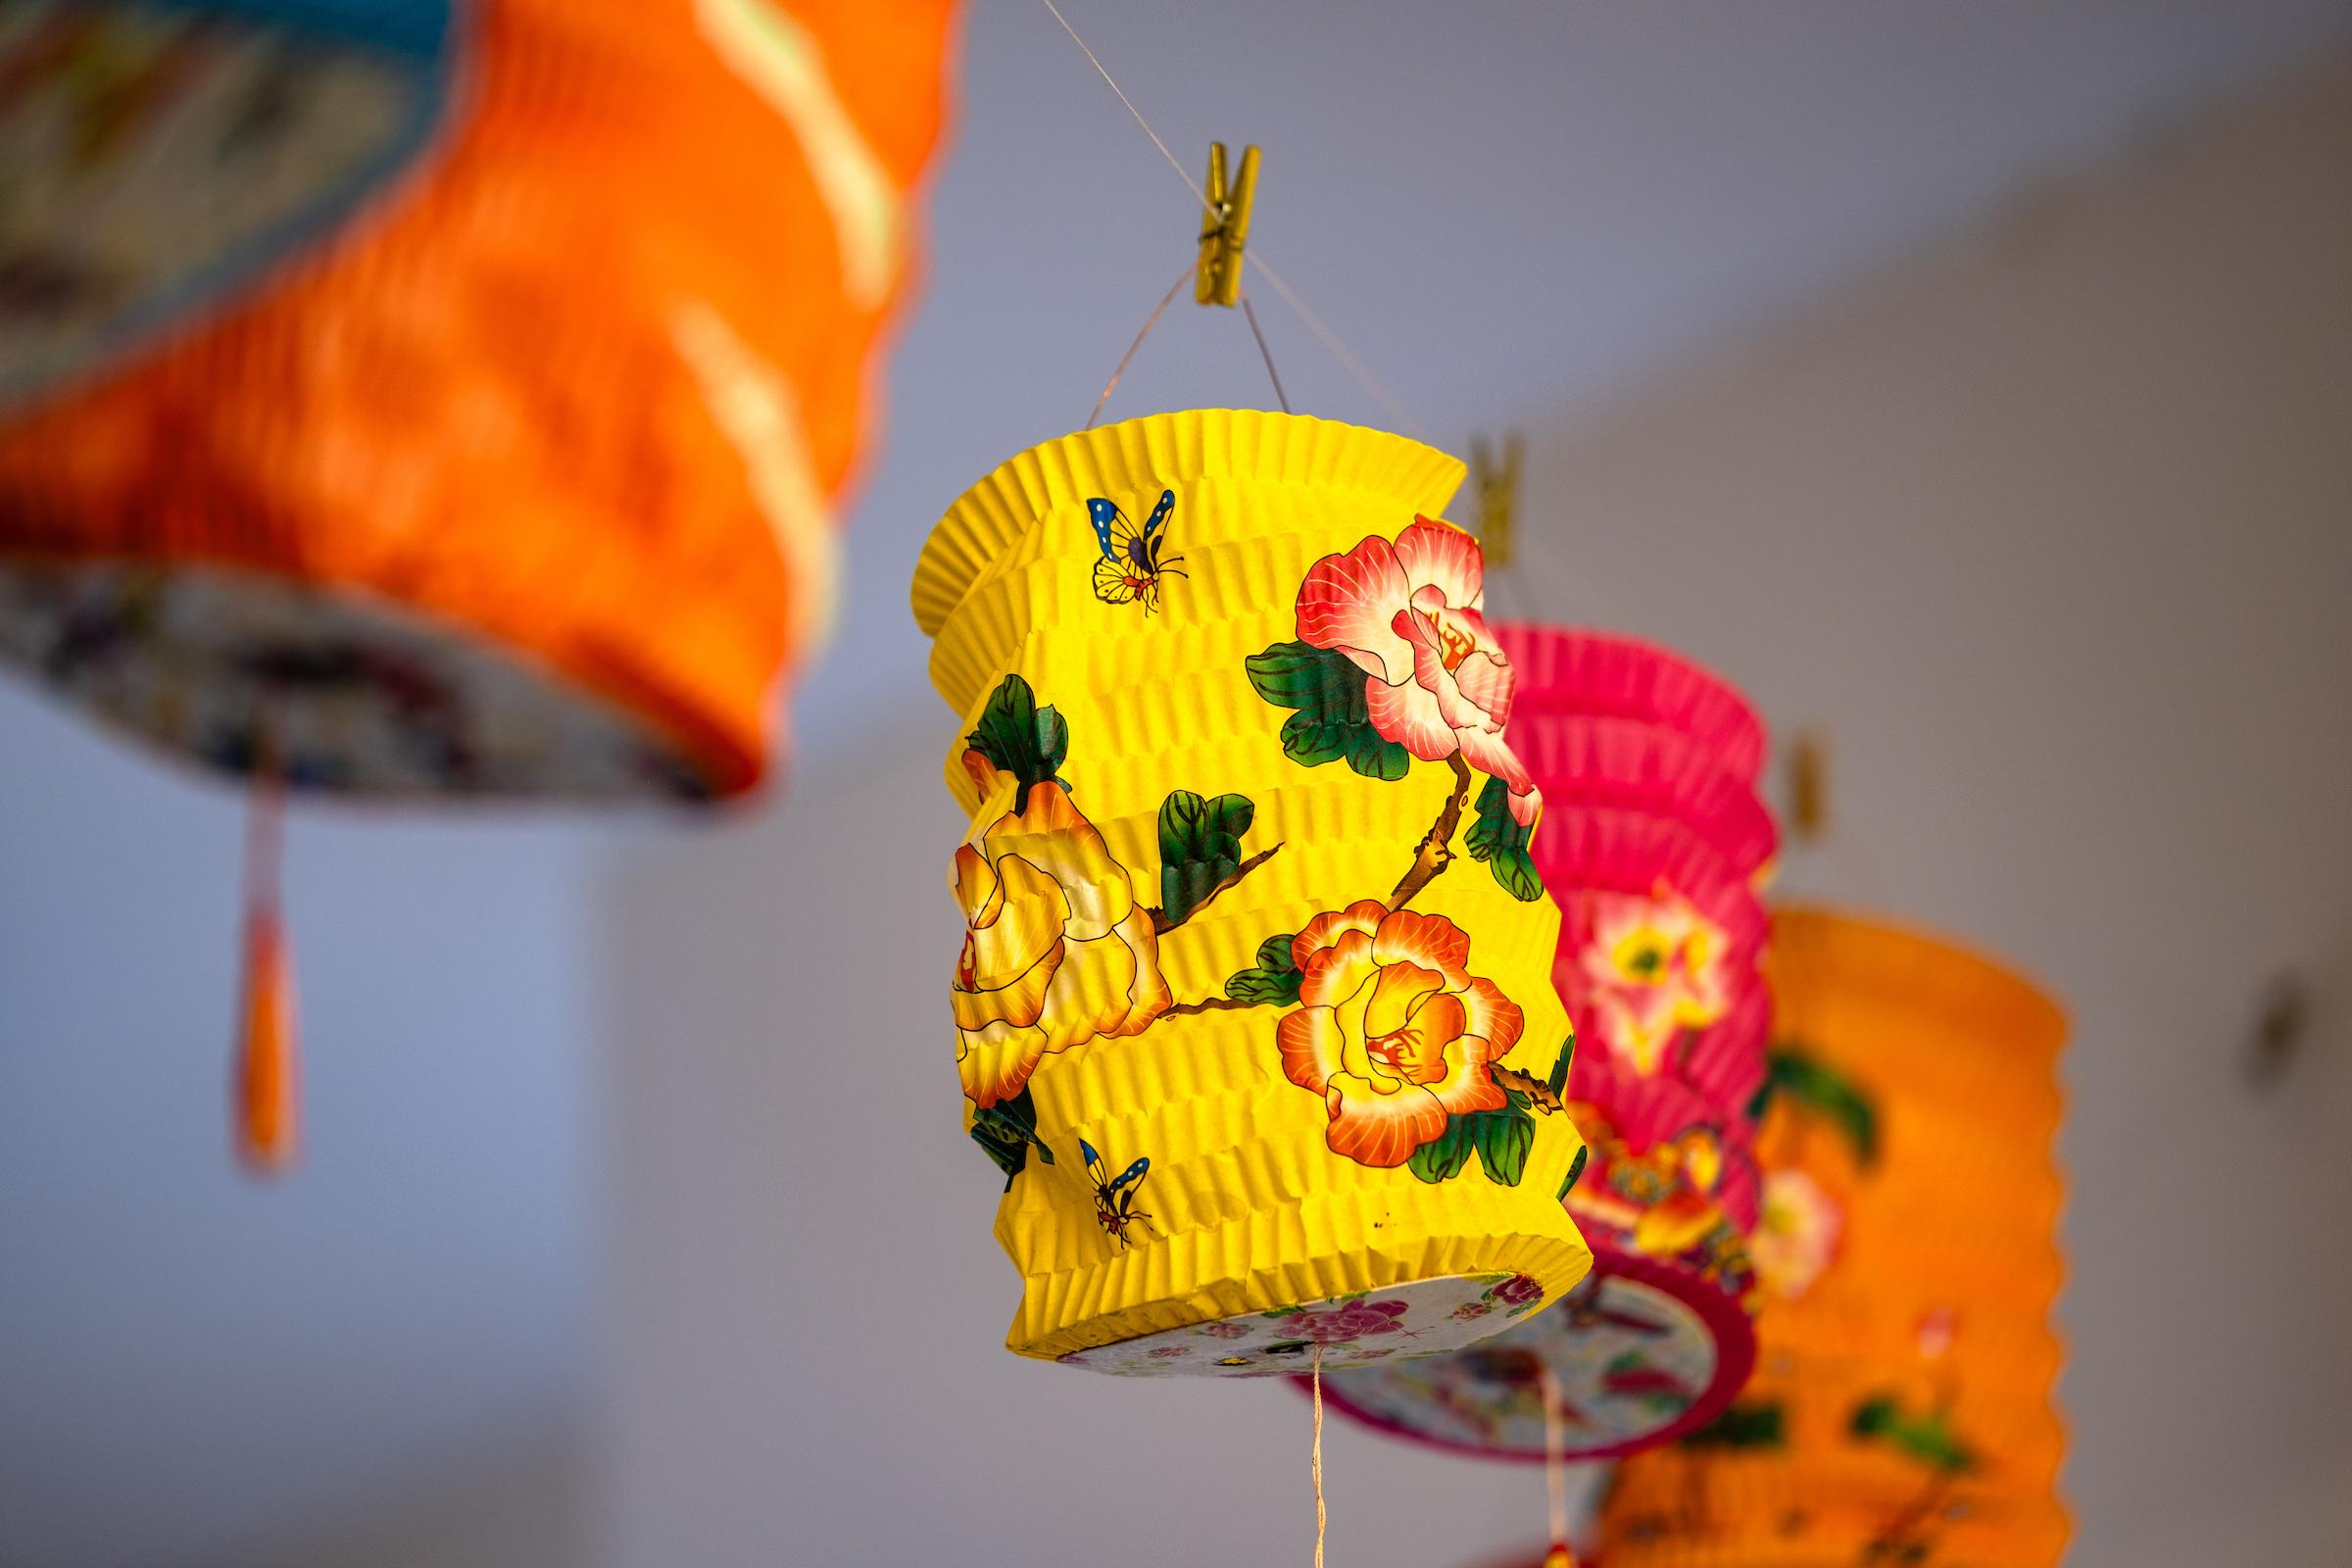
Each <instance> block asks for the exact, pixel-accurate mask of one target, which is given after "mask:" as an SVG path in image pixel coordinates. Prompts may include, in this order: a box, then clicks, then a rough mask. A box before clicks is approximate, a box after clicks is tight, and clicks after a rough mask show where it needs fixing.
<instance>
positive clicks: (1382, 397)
mask: <svg viewBox="0 0 2352 1568" xmlns="http://www.w3.org/2000/svg"><path fill="white" fill-rule="evenodd" d="M1040 3H1041V4H1043V5H1044V6H1045V8H1046V9H1047V10H1048V11H1050V12H1052V13H1053V15H1054V21H1055V22H1058V23H1060V24H1061V30H1062V31H1064V32H1066V33H1068V34H1069V35H1070V42H1072V43H1074V44H1076V45H1077V46H1078V52H1079V53H1080V54H1082V55H1084V56H1086V61H1087V64H1088V65H1091V66H1093V67H1094V68H1095V74H1096V75H1098V76H1101V77H1102V78H1103V85H1105V86H1107V87H1108V88H1109V89H1110V90H1111V91H1112V92H1114V93H1116V94H1117V95H1118V99H1119V102H1120V103H1122V104H1125V105H1126V106H1127V113H1128V114H1130V115H1132V116H1133V117H1135V123H1137V124H1138V125H1141V126H1142V127H1143V130H1144V134H1145V135H1147V136H1149V137H1151V138H1152V146H1154V147H1156V148H1158V149H1159V156H1160V157H1162V158H1164V159H1166V160H1167V161H1168V167H1169V168H1170V169H1173V170H1174V171H1176V177H1177V178H1178V179H1181V180H1183V181H1184V188H1185V189H1186V190H1189V191H1191V192H1192V193H1193V200H1195V201H1197V202H1199V203H1200V204H1201V212H1203V213H1204V214H1208V215H1209V216H1210V217H1211V218H1213V217H1214V216H1215V209H1214V206H1213V204H1212V203H1211V202H1210V201H1209V199H1208V192H1207V191H1205V190H1203V189H1201V184H1200V182H1199V181H1198V180H1196V179H1194V178H1193V176H1192V173H1191V172H1190V171H1189V170H1187V169H1186V168H1185V167H1184V165H1183V164H1182V163H1181V162H1179V161H1178V159H1177V157H1176V155H1175V154H1174V153H1173V152H1170V151H1169V150H1168V144H1167V143H1166V142H1164V141H1162V140H1161V139H1160V135H1159V132H1158V131H1156V130H1153V129H1152V122H1150V121H1149V120H1146V119H1145V118H1144V112H1143V111H1142V110H1141V109H1138V108H1136V107H1135V100H1134V99H1132V98H1130V97H1128V96H1127V89H1126V88H1124V87H1122V86H1120V85H1119V83H1118V80H1117V78H1115V77H1113V76H1112V75H1111V73H1110V70H1109V68H1108V67H1106V66H1104V65H1103V59H1102V57H1101V56H1100V55H1098V54H1096V53H1095V51H1094V50H1093V49H1091V48H1089V47H1088V45H1087V41H1086V40H1085V39H1084V38H1081V37H1079V36H1078V29H1077V28H1076V27H1073V26H1071V25H1070V19H1069V18H1067V17H1065V16H1063V15H1062V14H1061V7H1059V6H1057V5H1055V4H1054V0H1040ZM1250 260H1251V261H1253V262H1255V263H1256V264H1257V270H1259V271H1260V272H1262V273H1264V274H1265V279H1266V281H1267V282H1268V283H1269V284H1271V285H1273V288H1274V292H1275V293H1277V294H1279V295H1281V296H1282V300H1283V303H1284V304H1286V305H1288V306H1289V307H1290V308H1291V309H1292V310H1293V311H1295V312H1297V313H1298V316H1299V319H1300V320H1301V321H1304V322H1305V323H1306V329H1307V330H1308V331H1309V332H1312V333H1313V334H1314V335H1315V339H1316V341H1317V342H1319V343H1321V344H1322V345H1323V347H1324V348H1325V349H1327V350H1329V351H1330V353H1331V357H1332V358H1333V359H1335V360H1337V361H1339V362H1340V368H1342V369H1344V370H1346V371H1347V372H1348V374H1349V375H1350V376H1353V377H1354V378H1355V382H1356V384H1357V385H1358V386H1360V387H1362V388H1363V389H1364V391H1365V392H1366V393H1368V394H1370V396H1371V398H1372V401H1374V402H1375V403H1378V404H1379V405H1380V406H1381V409H1382V411H1383V412H1385V413H1386V414H1387V415H1388V416H1389V417H1390V418H1392V419H1395V420H1396V421H1397V424H1398V425H1400V426H1401V427H1402V428H1403V429H1404V431H1405V432H1406V433H1407V434H1409V435H1412V436H1415V437H1417V438H1420V439H1424V440H1426V439H1427V437H1426V436H1424V435H1423V433H1422V428H1421V421H1420V420H1418V419H1416V418H1414V417H1412V414H1411V413H1410V412H1409V411H1408V410H1406V408H1405V407H1404V405H1403V404H1401V403H1399V402H1398V401H1397V399H1396V398H1395V397H1393V396H1392V395H1391V394H1390V392H1389V389H1388V388H1387V387H1385V386H1383V385H1381V383H1380V378H1379V377H1378V376H1376V375H1374V374H1373V373H1372V372H1371V371H1370V370H1369V369H1367V368H1365V366H1364V362H1363V361H1361V360H1359V359H1357V358H1356V357H1355V356H1354V355H1353V354H1352V353H1350V352H1348V345H1347V344H1345V343H1343V342H1341V341H1340V338H1339V334H1338V333H1336V332H1334V331H1333V330H1332V329H1331V328H1330V327H1328V326H1326V325H1324V324H1323V319H1322V318H1321V317H1319V316H1317V315H1316V314H1315V313H1314V312H1312V311H1310V310H1308V309H1307V308H1306V302H1305V301H1304V300H1302V299H1300V298H1299V294H1298V291H1297V290H1295V289H1293V288H1292V287H1291V285H1290V284H1288V283H1286V282H1284V281H1283V280H1282V274H1281V273H1279V272H1277V271H1275V270H1274V268H1273V267H1272V265H1271V264H1270V263H1268V261H1267V260H1266V253H1265V252H1264V251H1263V250H1262V249H1260V248H1259V247H1257V246H1256V245H1251V246H1250ZM1253 324H1254V323H1253ZM1268 368H1269V369H1270V368H1272V366H1271V364H1270V363H1269V365H1268ZM1284 408H1285V409H1286V410H1287V409H1288V408H1289V404H1288V402H1287V401H1286V402H1285V404H1284Z"/></svg>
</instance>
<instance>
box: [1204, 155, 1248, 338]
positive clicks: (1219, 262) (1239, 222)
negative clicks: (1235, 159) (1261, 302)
mask: <svg viewBox="0 0 2352 1568" xmlns="http://www.w3.org/2000/svg"><path fill="white" fill-rule="evenodd" d="M1256 198H1257V148H1256V147H1255V146H1250V147H1245V148H1243V149H1242V164H1241V168H1239V169H1238V170H1236V171H1235V172H1234V175H1233V183H1232V184H1231V185H1230V186H1228V185H1227V184H1226V183H1225V144H1224V143H1223V142H1221V141H1212V142H1210V143H1209V144H1208V206H1207V208H1206V209H1205V210H1204V211H1203V212H1202V213H1201V267H1200V270H1198V271H1197V272H1195V273H1194V274H1193V300H1194V303H1196V304H1199V305H1224V306H1228V307H1230V306H1233V305H1236V304H1238V303H1240V301H1241V297H1242V247H1243V246H1244V245H1245V244H1247V243H1248V242H1249V239H1250V204H1251V203H1252V202H1253V201H1255V200H1256Z"/></svg>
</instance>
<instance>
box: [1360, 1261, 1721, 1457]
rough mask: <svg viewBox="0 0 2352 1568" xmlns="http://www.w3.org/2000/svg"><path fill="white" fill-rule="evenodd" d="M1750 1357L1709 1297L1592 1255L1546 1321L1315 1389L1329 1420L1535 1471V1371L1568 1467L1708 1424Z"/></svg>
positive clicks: (1682, 1278)
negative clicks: (1561, 1428) (1549, 1396)
mask: <svg viewBox="0 0 2352 1568" xmlns="http://www.w3.org/2000/svg"><path fill="white" fill-rule="evenodd" d="M1755 1353H1756V1348H1755V1333H1754V1330H1753V1328H1752V1326H1751V1325H1750V1323H1749V1320H1748V1316H1747V1314H1746V1313H1745V1312H1744V1311H1742V1310H1741V1309H1740V1305H1739V1303H1738V1302H1737V1301H1735V1300H1734V1299H1732V1298H1731V1297H1730V1296H1728V1295H1726V1294H1725V1293H1724V1292H1723V1291H1722V1290H1721V1289H1719V1288H1718V1287H1716V1286H1714V1285H1712V1284H1709V1283H1707V1282H1705V1281H1703V1280H1701V1279H1699V1278H1698V1277H1697V1276H1696V1275H1695V1274H1692V1273H1691V1272H1690V1271H1688V1270H1684V1269H1680V1268H1677V1267H1675V1266H1673V1265H1669V1264H1664V1263H1659V1262H1657V1261H1654V1260H1652V1259H1650V1258H1646V1257H1643V1256H1642V1255H1641V1254H1640V1253H1638V1252H1620V1251H1618V1250H1615V1249H1613V1248H1608V1247H1605V1246H1595V1248H1594V1250H1593V1272H1592V1274H1591V1275H1590V1276H1588V1277H1587V1278H1586V1280H1585V1281H1584V1283H1582V1284H1581V1285H1579V1286H1577V1288H1576V1289H1575V1290H1573V1291H1571V1292H1569V1293H1568V1295H1567V1296H1565V1297H1564V1298H1562V1299H1561V1300H1560V1302H1559V1304H1557V1305H1555V1306H1553V1307H1552V1308H1550V1309H1549V1310H1547V1311H1544V1312H1540V1313H1538V1314H1536V1315H1535V1316H1533V1317H1530V1318H1528V1319H1527V1320H1526V1321H1525V1322H1522V1323H1517V1324H1514V1325H1512V1326H1511V1327H1510V1328H1508V1329H1506V1330H1504V1331H1503V1332H1502V1333H1500V1334H1498V1335H1495V1337H1494V1338H1493V1339H1490V1340H1487V1341H1485V1342H1484V1343H1482V1344H1479V1345H1476V1346H1473V1347H1471V1348H1468V1349H1465V1350H1462V1351H1461V1352H1460V1353H1459V1354H1455V1355H1448V1356H1445V1357H1443V1358H1441V1359H1435V1360H1415V1361H1411V1362H1408V1363H1405V1364H1403V1365H1388V1366H1379V1367H1370V1368H1366V1369H1364V1370H1362V1371H1345V1372H1342V1373H1341V1374H1340V1375H1339V1376H1337V1377H1331V1378H1326V1379H1325V1381H1324V1385H1323V1393H1324V1397H1326V1398H1328V1399H1329V1400H1331V1402H1332V1404H1333V1405H1334V1407H1335V1408H1337V1409H1340V1410H1342V1411H1344V1412H1346V1413H1347V1414H1348V1415H1350V1416H1353V1417H1354V1418H1355V1419H1357V1420H1359V1421H1362V1422H1363V1423H1365V1424H1366V1425H1368V1426H1373V1427H1377V1428H1379V1429H1380V1430H1382V1431H1384V1432H1389V1433H1393V1434H1395V1435H1397V1436H1398V1437H1403V1438H1411V1439H1413V1440H1415V1441H1417V1442H1421V1443H1426V1444H1430V1445H1433V1446H1438V1447H1444V1448H1453V1449H1458V1450H1461V1451H1464V1452H1469V1453H1475V1454H1479V1455H1481V1456H1482V1457H1486V1458H1495V1459H1532V1460H1541V1459H1542V1458H1543V1457H1544V1397H1543V1383H1542V1373H1543V1371H1544V1369H1546V1368H1548V1369H1549V1370H1550V1372H1551V1374H1552V1376H1553V1377H1554V1378H1555V1379H1556V1380H1557V1381H1558V1384H1559V1389H1560V1403H1561V1410H1562V1414H1563V1416H1564V1417H1565V1419H1566V1423H1567V1447H1566V1453H1567V1456H1568V1457H1569V1458H1572V1459H1602V1458H1608V1457H1611V1456H1613V1455H1616V1454H1623V1453H1631V1452H1633V1451H1635V1450H1637V1449H1641V1448H1646V1447H1650V1446H1655V1445H1657V1444H1661V1443H1666V1442H1670V1441H1672V1440H1673V1439H1675V1438H1678V1437H1680V1436H1682V1435H1683V1434H1684V1433H1686V1432H1690V1431H1692V1430H1693V1429H1695V1428H1697V1427H1699V1426H1701V1425H1703V1424H1705V1423H1706V1422H1708V1421H1711V1420H1713V1419H1714V1418H1715V1417H1716V1416H1717V1415H1718V1414H1720V1413H1721V1412H1722V1410H1723V1407H1724V1406H1725V1405H1726V1404H1728V1403H1729V1402H1730V1401H1731V1398H1732V1397H1733V1396H1734V1395H1735V1394H1737V1393H1739V1392H1740V1387H1741V1385H1743V1384H1744V1383H1745V1382H1746V1381H1747V1376H1748V1373H1749V1371H1750V1370H1752V1369H1753V1367H1754V1364H1755ZM1325 1365H1326V1367H1329V1366H1330V1365H1332V1362H1331V1361H1329V1360H1326V1362H1325Z"/></svg>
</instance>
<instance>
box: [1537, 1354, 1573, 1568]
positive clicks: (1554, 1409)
mask: <svg viewBox="0 0 2352 1568" xmlns="http://www.w3.org/2000/svg"><path fill="white" fill-rule="evenodd" d="M1540 1378H1541V1382H1542V1384H1543V1391H1544V1505H1545V1508H1546V1510H1547V1511H1548V1514H1549V1523H1550V1525H1551V1550H1550V1551H1549V1552H1547V1553H1546V1554H1545V1555H1544V1568H1576V1553H1574V1552H1573V1551H1571V1550H1569V1549H1568V1460H1567V1457H1566V1455H1567V1451H1568V1435H1567V1421H1566V1419H1565V1418H1564V1417H1563V1415H1562V1414H1561V1410H1560V1380H1559V1379H1558V1378H1556V1377H1554V1376H1553V1375H1552V1371H1551V1368H1550V1367H1548V1366H1545V1367H1544V1368H1543V1370H1542V1372H1541V1374H1540Z"/></svg>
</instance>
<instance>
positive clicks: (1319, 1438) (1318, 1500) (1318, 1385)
mask: <svg viewBox="0 0 2352 1568" xmlns="http://www.w3.org/2000/svg"><path fill="white" fill-rule="evenodd" d="M1313 1387H1314V1395H1315V1446H1314V1469H1315V1568H1323V1524H1324V1514H1323V1344H1322V1342H1321V1341H1320V1340H1318V1341H1316V1342H1315V1370H1314V1378H1313Z"/></svg>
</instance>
